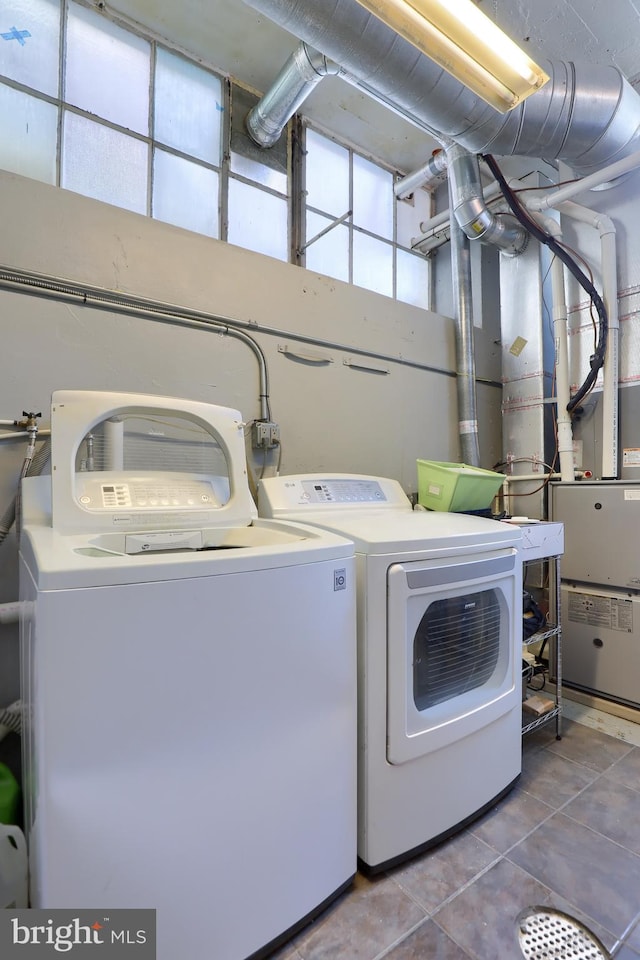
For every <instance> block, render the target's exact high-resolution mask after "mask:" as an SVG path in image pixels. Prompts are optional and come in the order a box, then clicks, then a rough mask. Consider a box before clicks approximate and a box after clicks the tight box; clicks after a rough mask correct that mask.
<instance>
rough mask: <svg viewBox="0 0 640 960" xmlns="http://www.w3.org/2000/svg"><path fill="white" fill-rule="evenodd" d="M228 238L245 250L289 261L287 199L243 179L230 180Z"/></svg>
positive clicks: (230, 241)
mask: <svg viewBox="0 0 640 960" xmlns="http://www.w3.org/2000/svg"><path fill="white" fill-rule="evenodd" d="M227 239H228V240H229V243H235V244H236V245H237V246H239V247H244V248H245V250H255V252H256V253H264V254H266V256H268V257H275V258H276V259H278V260H288V259H289V245H288V241H287V201H286V199H284V198H282V197H276V196H273V195H272V194H270V193H267V192H266V191H265V190H260V189H259V188H258V187H255V186H252V185H251V184H248V183H242V182H241V181H240V180H229V232H228V236H227Z"/></svg>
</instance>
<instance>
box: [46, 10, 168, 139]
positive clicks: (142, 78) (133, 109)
mask: <svg viewBox="0 0 640 960" xmlns="http://www.w3.org/2000/svg"><path fill="white" fill-rule="evenodd" d="M66 39H67V56H66V63H65V71H64V77H65V100H66V101H67V103H69V104H72V105H73V106H74V107H80V109H81V110H85V111H86V112H87V113H91V114H94V115H95V116H97V117H101V118H102V119H103V120H110V121H111V122H112V123H115V124H118V126H120V127H125V128H126V129H128V130H135V131H136V132H137V133H142V134H144V135H145V136H146V135H147V134H148V133H149V72H150V63H151V44H150V43H149V42H148V41H147V40H143V39H142V37H138V36H136V35H135V34H134V33H131V32H130V31H129V30H124V29H123V28H122V27H119V26H117V24H115V23H112V22H111V21H110V20H107V19H106V17H103V16H101V15H100V14H99V13H97V12H96V11H94V10H88V9H87V8H86V7H81V6H80V5H79V4H77V3H70V4H69V11H68V22H67V37H66Z"/></svg>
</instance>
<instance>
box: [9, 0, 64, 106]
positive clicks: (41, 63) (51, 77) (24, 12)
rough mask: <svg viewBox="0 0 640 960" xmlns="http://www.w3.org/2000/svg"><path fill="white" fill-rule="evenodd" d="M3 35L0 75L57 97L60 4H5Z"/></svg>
mask: <svg viewBox="0 0 640 960" xmlns="http://www.w3.org/2000/svg"><path fill="white" fill-rule="evenodd" d="M0 34H2V38H1V39H2V42H0V74H2V76H4V77H9V78H10V79H11V80H15V81H17V82H18V83H23V84H25V85H26V86H29V87H32V88H33V89H34V90H38V91H39V92H40V93H46V94H48V95H49V96H51V97H57V96H58V77H59V74H60V3H59V0H2V4H0Z"/></svg>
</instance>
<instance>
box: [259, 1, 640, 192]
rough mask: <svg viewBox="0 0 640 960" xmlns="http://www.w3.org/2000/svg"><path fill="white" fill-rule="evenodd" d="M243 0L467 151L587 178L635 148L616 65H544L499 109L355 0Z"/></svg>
mask: <svg viewBox="0 0 640 960" xmlns="http://www.w3.org/2000/svg"><path fill="white" fill-rule="evenodd" d="M245 3H247V4H248V5H249V6H251V7H253V8H254V9H256V10H258V11H260V12H261V13H262V14H264V15H265V16H266V17H268V18H269V19H270V20H273V21H274V22H275V23H277V24H278V25H279V26H281V27H283V28H284V29H285V30H288V31H289V32H290V33H292V34H293V35H294V36H296V37H299V38H300V39H301V40H303V41H305V43H308V44H311V45H312V46H313V47H317V48H318V49H319V50H321V51H322V53H323V54H324V55H325V56H326V57H330V58H331V60H333V61H335V62H336V63H337V64H339V65H340V67H342V68H343V70H345V71H346V72H347V73H348V74H350V75H351V76H352V77H353V78H354V79H355V80H356V81H357V82H358V83H359V84H360V85H361V86H362V87H363V88H365V89H368V90H370V91H371V93H372V94H374V95H376V96H378V97H380V98H381V99H383V100H386V101H387V102H389V103H391V104H392V105H393V106H394V107H395V108H396V109H397V110H399V111H400V112H402V113H404V114H405V115H406V116H408V117H410V118H411V119H412V120H413V121H414V122H415V123H418V124H420V125H422V126H424V127H425V129H427V130H429V132H431V133H433V132H434V131H438V132H440V133H441V134H443V135H444V136H445V137H448V138H450V139H452V140H455V141H456V142H457V143H459V144H460V145H461V146H463V147H465V148H466V149H467V150H469V151H470V152H471V153H483V152H489V153H496V154H498V155H500V156H510V155H519V156H529V157H544V158H545V159H548V160H553V159H560V160H564V161H565V162H566V163H568V164H569V165H570V166H571V167H573V169H574V170H575V171H576V173H578V174H580V175H585V174H588V173H591V172H592V171H594V170H598V169H600V168H601V167H603V166H606V165H607V164H609V163H612V162H613V161H614V160H617V159H619V158H621V157H623V156H626V155H627V154H628V153H631V152H633V151H634V150H637V149H638V148H639V147H640V97H639V96H638V95H637V94H636V92H635V90H634V89H633V87H631V85H630V84H629V83H628V82H627V81H626V80H625V78H624V77H623V76H622V74H621V73H620V71H619V70H617V69H616V68H615V67H603V66H598V65H595V64H590V63H588V64H577V63H570V62H564V61H556V62H545V63H544V64H543V66H545V69H546V70H547V73H548V74H549V76H550V78H551V79H550V81H549V83H547V84H546V85H545V86H544V87H543V88H542V89H541V90H539V91H538V92H537V93H535V94H533V95H532V96H531V97H528V98H527V100H525V101H524V103H522V104H521V105H520V106H519V107H516V108H515V109H514V110H512V111H511V112H510V113H508V114H506V115H502V114H499V113H497V111H495V110H494V109H493V108H492V107H489V106H487V104H485V103H484V101H482V100H480V98H479V97H477V96H476V95H475V94H473V93H471V91H469V90H467V88H466V87H464V86H463V85H462V84H461V83H460V82H459V81H458V80H456V79H454V78H453V77H451V76H450V75H449V74H448V73H446V72H445V71H444V70H442V69H441V68H440V67H439V66H438V65H437V64H435V63H434V62H433V61H432V60H429V58H428V57H426V56H424V54H422V53H420V52H419V51H418V50H416V49H415V48H414V47H413V46H412V45H411V44H409V43H407V42H406V41H405V40H403V39H402V38H400V37H398V36H397V35H396V34H395V33H394V32H393V31H392V30H391V29H389V28H388V27H387V26H385V25H384V24H383V23H381V22H380V21H379V20H377V19H376V18H375V17H373V16H372V15H371V14H370V13H368V12H367V11H366V10H365V9H364V8H363V7H361V6H360V4H359V3H357V2H356V0H322V2H319V0H245Z"/></svg>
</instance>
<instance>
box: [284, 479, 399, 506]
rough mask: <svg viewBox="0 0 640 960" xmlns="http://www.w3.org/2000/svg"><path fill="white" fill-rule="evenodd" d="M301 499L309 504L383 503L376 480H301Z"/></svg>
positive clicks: (382, 494)
mask: <svg viewBox="0 0 640 960" xmlns="http://www.w3.org/2000/svg"><path fill="white" fill-rule="evenodd" d="M302 487H303V489H304V493H303V497H305V498H306V500H308V501H309V502H310V503H384V502H385V501H386V499H387V497H386V496H385V493H384V491H383V490H382V487H381V486H380V483H379V482H378V481H377V480H303V481H302Z"/></svg>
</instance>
